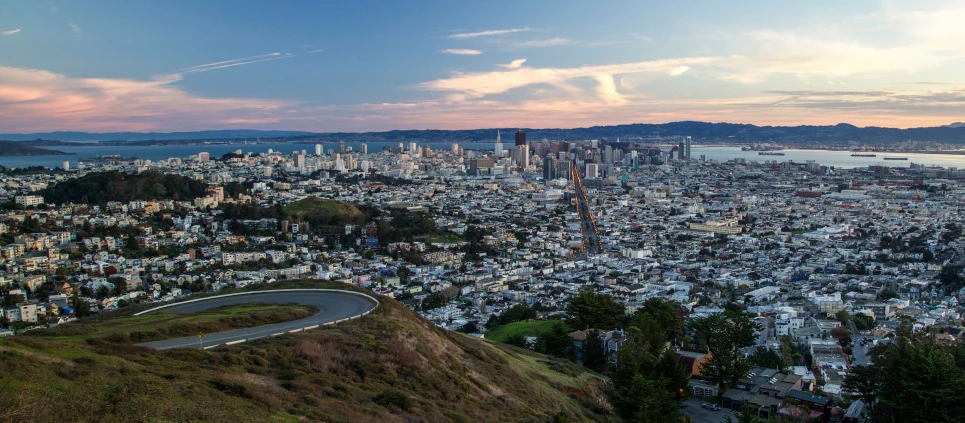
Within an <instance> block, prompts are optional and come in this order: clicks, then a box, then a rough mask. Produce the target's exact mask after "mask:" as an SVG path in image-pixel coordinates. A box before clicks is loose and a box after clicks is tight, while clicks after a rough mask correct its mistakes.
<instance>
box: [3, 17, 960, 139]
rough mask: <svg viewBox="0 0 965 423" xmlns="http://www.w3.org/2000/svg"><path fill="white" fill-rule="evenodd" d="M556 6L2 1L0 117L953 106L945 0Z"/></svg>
mask: <svg viewBox="0 0 965 423" xmlns="http://www.w3.org/2000/svg"><path fill="white" fill-rule="evenodd" d="M551 6H552V4H550V3H545V2H531V3H527V4H511V3H490V4H477V5H458V6H455V5H446V4H442V3H431V2H426V3H422V4H418V5H414V6H412V5H405V6H402V5H391V4H389V5H384V4H379V5H377V6H376V5H373V4H364V3H363V4H353V5H320V4H283V5H271V6H267V5H262V4H258V3H224V2H206V3H204V4H188V3H166V4H153V5H152V4H126V3H112V2H91V3H85V4H83V5H79V4H72V3H59V2H47V3H36V4H34V3H14V2H0V34H3V35H0V57H3V58H4V59H3V60H0V105H2V106H0V122H2V123H0V132H41V131H50V130H74V131H93V132H106V131H162V132H164V131H193V130H204V129H226V128H253V129H284V130H305V131H377V130H390V129H429V128H431V129H467V128H482V127H514V126H515V127H547V128H549V127H582V126H592V125H609V124H625V123H664V122H670V121H680V120H700V121H716V122H720V121H726V122H734V123H751V124H757V125H801V124H815V125H824V124H836V123H841V122H844V123H851V124H855V125H858V126H888V127H900V128H906V127H918V126H939V125H945V124H950V123H953V122H957V121H963V120H965V113H963V111H965V110H963V107H962V102H961V100H962V98H963V97H962V96H963V92H965V81H963V80H962V77H961V76H959V75H956V73H955V72H954V70H955V69H957V68H959V67H960V66H961V65H962V64H963V62H965V59H963V57H965V47H962V45H961V43H959V42H958V41H957V40H960V39H962V37H963V36H965V28H963V27H961V26H960V25H957V22H958V21H960V20H961V18H962V17H965V8H960V7H958V6H956V5H954V4H953V3H944V2H936V3H929V4H928V5H927V6H928V7H927V8H921V7H920V6H916V7H919V8H910V6H907V5H902V4H897V3H889V2H854V3H849V4H847V5H844V6H842V5H839V4H835V3H831V2H816V3H812V4H809V7H808V8H807V9H797V8H795V7H794V6H793V5H774V4H769V3H746V4H742V5H739V6H730V5H728V6H726V7H725V6H720V5H716V4H713V3H706V2H694V3H691V4H689V5H688V6H687V7H677V8H674V7H673V6H671V5H663V4H650V3H629V2H628V3H610V4H608V5H606V7H603V8H593V9H590V8H587V9H583V8H580V7H574V6H570V7H551ZM360 22H361V23H364V24H362V25H359V23H360ZM172 28H176V30H175V29H172Z"/></svg>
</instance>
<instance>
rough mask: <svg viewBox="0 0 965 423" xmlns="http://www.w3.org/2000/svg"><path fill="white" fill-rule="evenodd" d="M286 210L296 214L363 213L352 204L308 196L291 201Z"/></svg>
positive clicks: (348, 214) (350, 214)
mask: <svg viewBox="0 0 965 423" xmlns="http://www.w3.org/2000/svg"><path fill="white" fill-rule="evenodd" d="M285 212H286V213H289V214H295V215H303V214H307V213H314V214H325V215H347V216H354V215H358V214H361V212H360V211H359V209H358V208H357V207H355V206H354V205H352V204H349V203H343V202H341V201H335V200H328V199H324V198H318V197H308V198H304V199H301V200H298V201H295V202H293V203H289V204H287V205H285Z"/></svg>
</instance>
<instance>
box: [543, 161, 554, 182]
mask: <svg viewBox="0 0 965 423" xmlns="http://www.w3.org/2000/svg"><path fill="white" fill-rule="evenodd" d="M555 178H556V158H555V157H553V156H546V157H543V179H545V180H547V181H548V180H550V179H555Z"/></svg>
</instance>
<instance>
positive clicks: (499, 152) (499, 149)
mask: <svg viewBox="0 0 965 423" xmlns="http://www.w3.org/2000/svg"><path fill="white" fill-rule="evenodd" d="M493 152H494V153H495V154H494V155H495V156H496V157H503V139H502V138H501V137H500V136H499V130H498V129H497V130H496V145H494V146H493Z"/></svg>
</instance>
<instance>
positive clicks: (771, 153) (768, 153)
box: [757, 151, 784, 156]
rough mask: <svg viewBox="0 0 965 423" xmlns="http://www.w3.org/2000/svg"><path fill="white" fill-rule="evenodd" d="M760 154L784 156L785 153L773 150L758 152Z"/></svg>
mask: <svg viewBox="0 0 965 423" xmlns="http://www.w3.org/2000/svg"><path fill="white" fill-rule="evenodd" d="M757 155H758V156H783V155H784V153H775V152H773V151H761V152H758V153H757Z"/></svg>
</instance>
